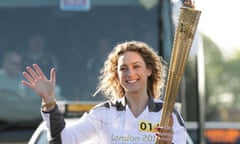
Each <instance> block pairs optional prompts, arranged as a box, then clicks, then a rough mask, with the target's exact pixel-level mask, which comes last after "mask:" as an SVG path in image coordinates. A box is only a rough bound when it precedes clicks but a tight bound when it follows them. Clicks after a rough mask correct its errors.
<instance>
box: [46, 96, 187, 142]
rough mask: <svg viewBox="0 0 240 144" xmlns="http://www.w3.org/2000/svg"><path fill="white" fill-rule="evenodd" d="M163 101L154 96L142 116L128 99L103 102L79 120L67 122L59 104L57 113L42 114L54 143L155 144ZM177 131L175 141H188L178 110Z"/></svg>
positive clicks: (176, 117) (50, 138) (174, 119)
mask: <svg viewBox="0 0 240 144" xmlns="http://www.w3.org/2000/svg"><path fill="white" fill-rule="evenodd" d="M162 103H163V102H162V101H156V100H152V99H151V98H150V100H149V104H148V106H147V107H146V108H145V109H144V111H143V112H142V113H141V114H140V115H139V116H138V117H135V116H134V115H133V114H132V112H131V110H130V109H129V107H128V105H127V103H126V100H125V98H122V99H121V100H119V101H115V102H110V101H108V102H105V103H102V104H99V105H97V106H96V107H95V108H93V109H92V110H90V112H88V113H85V114H84V115H83V116H82V117H81V118H79V120H78V121H76V122H75V123H69V124H68V123H66V125H65V122H64V119H63V117H62V115H61V114H58V116H57V114H56V111H58V109H57V106H56V108H55V110H54V111H55V112H50V113H44V112H42V117H43V119H44V121H45V122H46V126H47V127H48V131H49V136H48V137H49V141H50V143H51V140H52V141H57V143H59V144H83V143H94V144H155V132H154V127H156V125H157V124H158V123H159V121H160V116H161V111H162V110H161V108H162ZM59 116H60V118H59ZM56 131H58V132H56ZM173 133H174V135H173V141H172V143H174V144H186V129H185V127H184V122H183V119H182V117H181V115H180V114H179V113H178V112H177V111H176V110H175V111H174V113H173ZM57 135H59V136H57ZM89 141H91V142H89ZM55 143H56V142H55Z"/></svg>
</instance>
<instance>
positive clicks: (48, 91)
mask: <svg viewBox="0 0 240 144" xmlns="http://www.w3.org/2000/svg"><path fill="white" fill-rule="evenodd" d="M23 76H24V77H25V78H26V80H23V81H22V84H24V85H26V86H27V87H29V88H31V89H33V90H34V91H35V92H36V93H37V94H38V95H39V96H40V97H41V98H42V99H43V101H44V102H45V103H49V102H52V101H55V95H54V89H55V85H56V72H55V69H54V68H52V69H51V72H50V79H47V77H46V75H45V74H44V73H43V72H42V70H41V68H40V67H39V66H38V65H37V64H33V66H32V67H30V66H27V67H26V71H25V72H23Z"/></svg>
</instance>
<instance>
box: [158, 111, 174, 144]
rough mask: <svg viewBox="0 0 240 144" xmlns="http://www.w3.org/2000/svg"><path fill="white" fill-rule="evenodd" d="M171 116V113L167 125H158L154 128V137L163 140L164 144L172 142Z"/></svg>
mask: <svg viewBox="0 0 240 144" xmlns="http://www.w3.org/2000/svg"><path fill="white" fill-rule="evenodd" d="M172 126H173V117H172V115H171V117H170V119H169V125H168V126H163V127H162V126H158V127H157V128H156V130H157V132H156V137H157V139H158V141H159V142H160V141H163V142H165V144H172V140H173V129H172Z"/></svg>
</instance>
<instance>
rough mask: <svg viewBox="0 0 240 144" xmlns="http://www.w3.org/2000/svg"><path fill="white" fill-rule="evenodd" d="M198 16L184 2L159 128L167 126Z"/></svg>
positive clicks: (175, 37) (187, 2) (162, 143)
mask: <svg viewBox="0 0 240 144" xmlns="http://www.w3.org/2000/svg"><path fill="white" fill-rule="evenodd" d="M200 14H201V11H198V10H196V9H194V6H193V5H192V3H191V2H189V1H185V2H184V6H183V7H181V8H180V16H179V19H178V25H177V28H176V32H175V36H174V42H173V48H172V55H171V60H170V66H169V71H168V78H167V84H166V95H165V98H164V104H163V109H162V116H161V118H160V123H159V125H160V126H168V123H169V119H170V116H171V114H172V112H173V109H174V103H175V101H176V97H177V95H178V91H179V86H180V82H181V80H182V76H183V72H184V68H185V65H186V61H187V58H188V55H189V51H190V48H191V46H192V42H193V37H194V35H195V32H196V28H197V25H198V21H199V17H200ZM156 144H165V142H162V141H161V142H160V141H159V140H158V139H157V140H156Z"/></svg>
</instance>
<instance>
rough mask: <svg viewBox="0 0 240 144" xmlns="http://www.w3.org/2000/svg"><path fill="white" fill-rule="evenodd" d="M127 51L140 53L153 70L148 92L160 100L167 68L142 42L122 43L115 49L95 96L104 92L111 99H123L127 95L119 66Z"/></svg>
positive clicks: (147, 65) (100, 78) (110, 55)
mask: <svg viewBox="0 0 240 144" xmlns="http://www.w3.org/2000/svg"><path fill="white" fill-rule="evenodd" d="M126 51H133V52H137V53H139V54H140V55H141V57H142V58H143V60H144V62H145V64H146V67H147V68H149V69H151V70H152V74H151V76H149V77H148V84H147V92H148V94H149V95H150V96H152V97H153V98H159V97H160V95H161V93H162V90H163V87H164V83H165V76H166V67H165V66H164V64H163V60H162V58H161V57H159V56H158V55H157V53H156V52H154V51H153V49H152V48H151V47H150V46H149V45H147V44H146V43H144V42H140V41H128V42H124V43H120V44H118V45H116V46H115V47H114V48H113V50H112V51H111V52H110V54H109V55H108V57H107V59H106V61H105V63H104V66H103V68H102V69H101V74H100V77H99V84H98V87H97V91H96V92H95V94H94V95H96V94H97V93H99V92H102V93H103V94H104V95H105V96H106V97H108V98H111V99H115V98H116V99H117V98H121V97H123V96H124V95H125V91H124V89H123V87H122V86H121V84H120V82H119V80H118V74H117V66H118V58H119V57H120V56H121V55H122V54H123V53H124V52H126Z"/></svg>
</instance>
